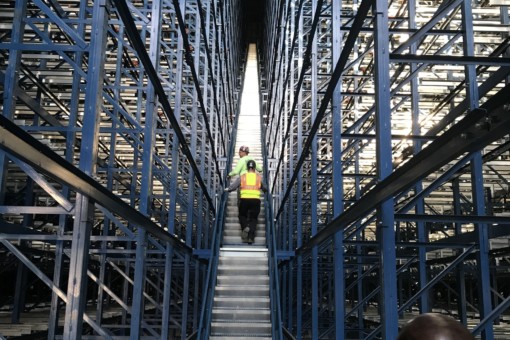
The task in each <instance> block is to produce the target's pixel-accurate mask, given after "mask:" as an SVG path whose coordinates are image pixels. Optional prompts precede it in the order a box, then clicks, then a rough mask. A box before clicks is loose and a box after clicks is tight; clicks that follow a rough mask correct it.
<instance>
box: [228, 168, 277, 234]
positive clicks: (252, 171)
mask: <svg viewBox="0 0 510 340" xmlns="http://www.w3.org/2000/svg"><path fill="white" fill-rule="evenodd" d="M246 167H247V170H248V172H246V173H245V174H243V175H241V176H240V177H238V178H237V179H236V180H235V181H234V182H233V183H232V184H231V185H230V186H229V187H228V188H227V189H225V191H228V192H230V191H234V190H236V189H237V188H240V190H239V192H240V202H239V223H241V238H242V240H243V242H247V243H248V244H252V243H253V242H254V239H255V231H256V229H257V219H258V216H259V213H260V191H261V190H262V191H264V192H266V191H267V188H266V186H265V185H264V183H262V176H260V174H258V173H257V172H256V168H257V164H256V163H255V161H254V160H252V159H250V160H249V161H248V162H246Z"/></svg>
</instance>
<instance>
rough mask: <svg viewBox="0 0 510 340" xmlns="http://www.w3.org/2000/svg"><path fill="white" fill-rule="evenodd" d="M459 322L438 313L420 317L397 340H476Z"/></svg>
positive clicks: (401, 332)
mask: <svg viewBox="0 0 510 340" xmlns="http://www.w3.org/2000/svg"><path fill="white" fill-rule="evenodd" d="M474 339H475V338H474V336H473V335H472V334H471V333H470V332H469V330H468V329H467V328H466V327H465V326H464V325H463V324H461V323H460V322H459V321H457V320H455V319H453V318H451V317H448V316H445V315H442V314H437V313H425V314H421V315H418V316H417V317H415V318H414V319H412V320H411V321H409V322H408V323H407V324H406V325H405V326H404V327H403V328H402V330H401V331H400V333H399V334H398V337H397V340H474Z"/></svg>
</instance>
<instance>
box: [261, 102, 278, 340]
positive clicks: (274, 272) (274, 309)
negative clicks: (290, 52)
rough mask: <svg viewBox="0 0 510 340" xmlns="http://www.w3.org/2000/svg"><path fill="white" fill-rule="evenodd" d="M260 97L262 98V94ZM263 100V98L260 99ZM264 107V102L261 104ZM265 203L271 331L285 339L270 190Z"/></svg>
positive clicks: (264, 147) (264, 155)
mask: <svg viewBox="0 0 510 340" xmlns="http://www.w3.org/2000/svg"><path fill="white" fill-rule="evenodd" d="M259 98H262V96H261V95H260V96H259ZM260 100H261V99H260ZM259 107H261V108H262V103H260V106H259ZM260 131H261V134H262V136H261V137H262V140H263V141H264V140H266V133H265V129H264V124H263V122H262V120H261V129H260ZM261 144H262V159H263V163H264V166H263V177H264V182H265V183H269V175H268V162H267V145H266V143H261ZM264 200H265V202H264V204H265V222H266V240H267V250H268V261H269V262H268V265H269V301H270V307H271V328H272V329H271V331H272V338H273V339H277V340H280V339H283V332H282V316H281V305H280V284H279V282H278V281H279V280H278V262H277V257H276V228H275V223H274V217H273V207H272V201H273V196H272V195H271V193H270V192H269V190H268V191H267V192H266V193H265V195H264Z"/></svg>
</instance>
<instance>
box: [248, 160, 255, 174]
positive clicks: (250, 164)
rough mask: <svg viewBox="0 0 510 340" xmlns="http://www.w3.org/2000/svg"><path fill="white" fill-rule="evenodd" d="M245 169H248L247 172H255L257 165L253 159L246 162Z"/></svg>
mask: <svg viewBox="0 0 510 340" xmlns="http://www.w3.org/2000/svg"><path fill="white" fill-rule="evenodd" d="M246 167H247V168H248V171H250V170H251V171H255V168H256V167H257V163H255V161H254V160H253V159H250V160H249V161H248V162H246Z"/></svg>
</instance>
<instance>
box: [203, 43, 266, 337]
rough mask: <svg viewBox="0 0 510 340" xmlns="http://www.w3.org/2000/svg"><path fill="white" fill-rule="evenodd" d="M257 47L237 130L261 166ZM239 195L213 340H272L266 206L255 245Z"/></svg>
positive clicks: (222, 264) (231, 213)
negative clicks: (245, 228)
mask: <svg viewBox="0 0 510 340" xmlns="http://www.w3.org/2000/svg"><path fill="white" fill-rule="evenodd" d="M256 65H257V60H256V53H255V45H251V46H250V51H249V56H248V65H247V70H246V76H245V86H244V89H243V99H242V102H241V114H240V117H239V123H238V124H239V125H238V129H237V140H236V157H235V158H234V162H233V164H234V166H235V164H236V163H237V161H238V160H239V157H238V155H237V151H238V150H239V147H240V146H242V145H246V146H248V147H249V148H250V156H252V157H253V158H254V159H255V162H257V164H260V165H262V157H261V151H260V149H261V147H260V112H259V109H258V107H259V101H258V77H257V68H256V67H257V66H256ZM237 199H238V198H237V192H236V191H234V192H231V193H229V196H228V204H227V216H226V221H225V226H224V230H223V241H222V247H221V249H220V257H219V266H218V277H217V283H216V288H215V293H214V304H213V310H212V322H211V336H210V339H257V340H262V339H268V340H269V339H272V336H271V315H270V310H271V309H270V301H269V273H268V258H267V246H266V235H265V225H264V204H263V203H262V206H261V211H260V214H259V218H258V223H257V231H256V235H255V240H254V243H253V244H251V245H248V244H247V243H243V241H242V239H241V225H240V224H239V219H238V209H237Z"/></svg>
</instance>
